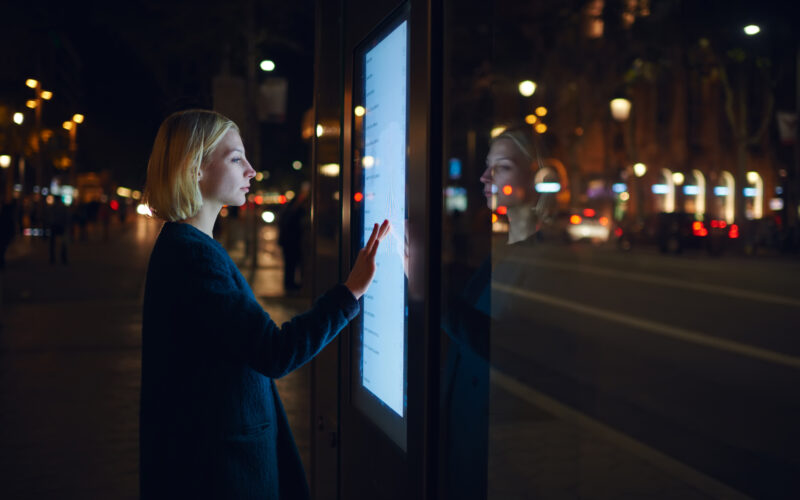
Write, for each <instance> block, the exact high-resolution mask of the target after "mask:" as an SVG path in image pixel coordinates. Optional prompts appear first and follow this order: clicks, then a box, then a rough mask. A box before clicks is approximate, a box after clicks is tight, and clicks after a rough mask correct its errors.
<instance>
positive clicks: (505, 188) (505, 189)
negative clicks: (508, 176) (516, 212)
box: [503, 184, 514, 196]
mask: <svg viewBox="0 0 800 500" xmlns="http://www.w3.org/2000/svg"><path fill="white" fill-rule="evenodd" d="M513 191H514V189H513V188H512V187H511V186H510V185H509V184H506V185H505V186H503V194H504V195H506V196H509V195H510V194H511V193H512V192H513Z"/></svg>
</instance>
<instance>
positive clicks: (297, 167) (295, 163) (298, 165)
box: [292, 160, 303, 170]
mask: <svg viewBox="0 0 800 500" xmlns="http://www.w3.org/2000/svg"><path fill="white" fill-rule="evenodd" d="M292 168H293V169H295V170H300V169H301V168H303V162H301V161H298V160H295V161H293V162H292Z"/></svg>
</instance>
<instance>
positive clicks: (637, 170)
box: [633, 163, 647, 177]
mask: <svg viewBox="0 0 800 500" xmlns="http://www.w3.org/2000/svg"><path fill="white" fill-rule="evenodd" d="M633 173H634V175H636V177H644V174H646V173H647V165H645V164H644V163H636V164H634V165H633Z"/></svg>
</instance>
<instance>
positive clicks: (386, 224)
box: [369, 219, 391, 257]
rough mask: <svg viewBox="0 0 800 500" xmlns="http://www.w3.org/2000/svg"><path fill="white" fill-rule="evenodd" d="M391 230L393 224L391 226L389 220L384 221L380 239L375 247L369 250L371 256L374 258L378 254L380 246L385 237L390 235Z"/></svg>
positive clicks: (375, 243)
mask: <svg viewBox="0 0 800 500" xmlns="http://www.w3.org/2000/svg"><path fill="white" fill-rule="evenodd" d="M389 229H391V224H389V220H388V219H384V220H383V223H382V224H381V228H380V231H379V232H378V238H377V239H376V240H375V242H374V244H373V247H372V248H371V249H370V250H369V253H370V255H372V256H373V257H374V256H375V254H377V253H378V244H379V243H380V242H381V240H382V239H383V237H384V236H386V235H387V234H388V233H389Z"/></svg>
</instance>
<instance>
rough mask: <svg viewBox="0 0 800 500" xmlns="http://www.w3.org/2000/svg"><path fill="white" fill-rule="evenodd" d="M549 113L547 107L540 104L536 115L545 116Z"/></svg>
mask: <svg viewBox="0 0 800 500" xmlns="http://www.w3.org/2000/svg"><path fill="white" fill-rule="evenodd" d="M546 114H547V108H545V107H544V106H539V107H538V108H536V115H537V116H545V115H546Z"/></svg>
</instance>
